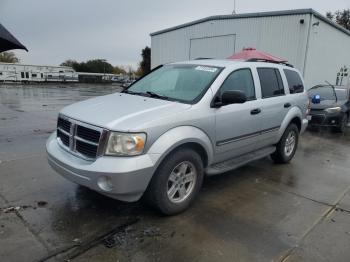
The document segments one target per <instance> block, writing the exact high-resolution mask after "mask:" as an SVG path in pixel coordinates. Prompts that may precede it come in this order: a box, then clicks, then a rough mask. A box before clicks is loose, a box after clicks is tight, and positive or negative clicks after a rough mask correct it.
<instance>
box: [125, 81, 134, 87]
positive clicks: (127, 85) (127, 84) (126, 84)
mask: <svg viewBox="0 0 350 262" xmlns="http://www.w3.org/2000/svg"><path fill="white" fill-rule="evenodd" d="M134 82H135V80H125V81H124V82H123V84H122V87H124V88H126V87H129V86H130V85H131V84H133V83H134Z"/></svg>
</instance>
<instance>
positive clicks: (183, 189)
mask: <svg viewBox="0 0 350 262" xmlns="http://www.w3.org/2000/svg"><path fill="white" fill-rule="evenodd" d="M202 182H203V163H202V159H201V157H200V156H199V155H198V153H197V152H195V151H194V150H191V149H187V148H184V149H180V150H177V151H175V152H173V153H171V154H170V155H169V156H168V157H167V158H165V160H163V162H162V163H161V165H160V166H159V168H158V169H157V171H156V172H155V174H154V176H153V178H152V180H151V182H150V185H149V187H148V189H147V191H146V199H147V201H148V203H149V204H151V205H152V206H153V207H155V208H157V209H158V210H160V211H161V212H162V213H163V214H165V215H174V214H177V213H180V212H183V211H184V210H186V209H187V208H188V207H189V206H190V204H191V203H192V202H193V200H194V198H195V197H196V196H197V195H198V192H199V190H200V188H201V187H202Z"/></svg>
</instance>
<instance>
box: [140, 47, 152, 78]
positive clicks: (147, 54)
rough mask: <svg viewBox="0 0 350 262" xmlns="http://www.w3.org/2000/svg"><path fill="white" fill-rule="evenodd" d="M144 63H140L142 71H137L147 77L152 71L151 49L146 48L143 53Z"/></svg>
mask: <svg viewBox="0 0 350 262" xmlns="http://www.w3.org/2000/svg"><path fill="white" fill-rule="evenodd" d="M141 56H142V61H141V62H140V68H139V69H140V70H137V71H138V72H140V73H141V74H142V75H145V74H147V73H149V72H150V71H151V48H149V47H148V46H146V47H145V48H144V49H142V51H141Z"/></svg>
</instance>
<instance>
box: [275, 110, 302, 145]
mask: <svg viewBox="0 0 350 262" xmlns="http://www.w3.org/2000/svg"><path fill="white" fill-rule="evenodd" d="M295 117H297V118H299V120H300V123H302V119H303V114H302V112H301V109H300V108H299V107H297V106H294V107H292V108H291V109H290V110H289V111H288V113H287V115H286V116H285V117H284V119H283V121H282V124H281V127H280V129H279V130H278V134H277V137H278V139H277V141H279V140H280V139H281V137H282V135H283V133H284V131H285V130H286V128H287V126H288V125H289V124H290V122H291V121H292V120H293V118H295Z"/></svg>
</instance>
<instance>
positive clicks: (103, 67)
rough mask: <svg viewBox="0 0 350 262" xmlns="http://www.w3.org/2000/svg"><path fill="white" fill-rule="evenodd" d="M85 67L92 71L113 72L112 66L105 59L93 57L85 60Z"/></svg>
mask: <svg viewBox="0 0 350 262" xmlns="http://www.w3.org/2000/svg"><path fill="white" fill-rule="evenodd" d="M86 67H87V69H88V70H89V71H87V72H93V73H113V69H114V68H113V66H112V65H111V64H110V63H108V62H107V61H106V60H105V59H93V60H89V61H87V62H86Z"/></svg>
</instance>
